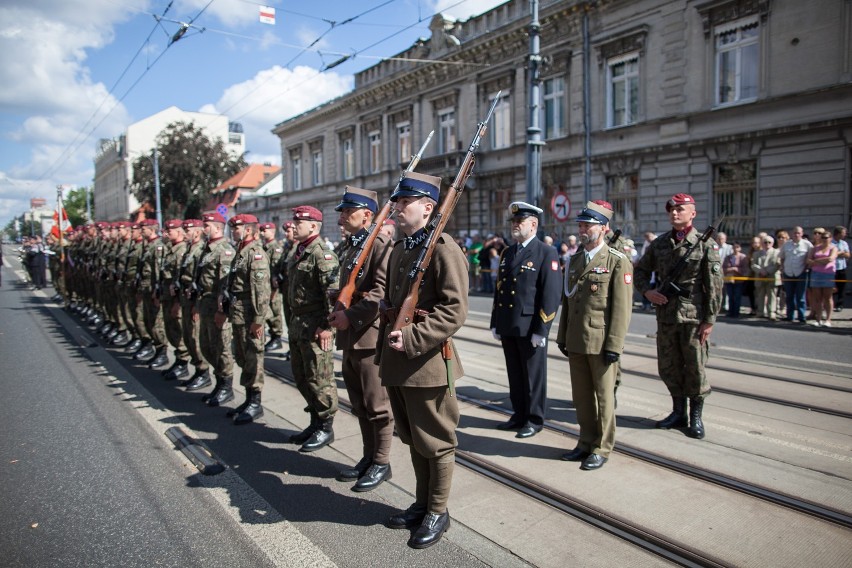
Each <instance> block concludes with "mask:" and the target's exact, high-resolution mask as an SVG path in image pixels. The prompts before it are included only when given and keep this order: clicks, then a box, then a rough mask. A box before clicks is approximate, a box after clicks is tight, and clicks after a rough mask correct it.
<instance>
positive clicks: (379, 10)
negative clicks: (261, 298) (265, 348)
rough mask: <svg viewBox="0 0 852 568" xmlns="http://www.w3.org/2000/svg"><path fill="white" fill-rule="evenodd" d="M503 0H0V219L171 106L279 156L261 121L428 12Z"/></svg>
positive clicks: (415, 30) (87, 173) (305, 103)
mask: <svg viewBox="0 0 852 568" xmlns="http://www.w3.org/2000/svg"><path fill="white" fill-rule="evenodd" d="M505 1H506V0H349V1H345V0H315V1H313V2H306V1H299V2H295V1H292V0H268V1H266V2H260V3H258V2H253V1H249V0H173V1H171V2H170V1H169V0H3V2H2V3H0V227H4V226H5V225H6V224H7V223H8V222H9V220H10V219H12V218H13V217H15V216H18V215H20V214H21V213H23V212H24V211H26V210H28V209H29V200H30V198H33V197H43V198H46V199H47V200H48V202H49V203H53V202H55V199H56V188H57V186H59V185H63V186H66V187H69V188H73V187H91V186H92V184H93V181H92V179H93V177H94V166H93V159H94V156H95V147H96V143H97V141H98V140H99V139H101V138H116V137H118V136H119V135H121V134H122V133H123V132H124V131H125V130H126V129H127V126H128V125H130V124H132V123H134V122H137V121H139V120H141V119H143V118H146V117H148V116H150V115H152V114H154V113H156V112H159V111H161V110H163V109H165V108H167V107H169V106H172V105H174V106H177V107H178V108H180V109H182V110H185V111H197V112H214V113H219V114H225V115H227V116H228V118H229V120H231V121H236V122H240V123H242V125H243V128H244V131H245V139H246V150H248V151H249V154H248V155H247V157H246V159H247V160H248V161H249V162H271V163H274V164H280V162H281V156H280V150H279V146H278V139H277V138H276V137H275V136H274V135H273V134H272V132H271V130H272V128H273V127H274V126H275V124H277V123H279V122H281V121H283V120H286V119H288V118H290V117H292V116H295V115H298V114H300V113H302V112H304V111H306V110H308V109H310V108H313V107H314V106H317V105H319V104H321V103H323V102H325V101H327V100H329V99H332V98H334V97H337V96H340V95H341V94H343V93H346V92H348V91H351V90H352V87H353V85H354V73H356V72H358V71H361V70H363V69H366V68H368V67H370V66H372V65H375V64H376V63H378V62H379V61H380V60H381V58H382V57H391V56H394V55H396V54H398V53H400V52H401V51H403V50H405V49H407V48H408V47H410V46H411V45H412V44H413V43H414V42H415V41H416V40H417V38H419V37H428V36H429V33H430V32H429V21H430V20H431V18H432V16H433V15H434V14H436V13H439V12H440V13H444V14H447V15H450V16H453V17H456V18H458V19H467V18H469V17H470V16H473V15H477V14H481V13H482V12H485V11H487V10H489V9H491V8H493V7H494V6H497V5H500V4H502V3H504V2H505ZM262 5H267V6H271V7H273V8H275V10H276V18H275V19H276V21H275V24H274V25H268V24H264V23H261V22H260V21H259V11H260V6H262ZM182 23H184V24H190V25H189V26H188V27H187V28H186V32H185V33H184V34H183V36H182V37H180V38H179V39H178V40H177V41H174V42H172V41H171V40H172V38H173V37H174V36H175V34H177V33H178V31H179V30H180V29H181V28H182V25H181V24H182ZM352 53H356V54H357V55H356V56H355V57H353V58H350V59H348V60H347V61H345V62H344V63H342V64H340V65H338V66H335V67H334V68H333V69H331V70H328V71H325V72H322V73H320V72H319V71H320V70H321V69H323V67H324V66H325V65H328V64H330V63H332V62H335V61H337V60H339V59H340V58H341V57H342V56H343V55H345V54H352Z"/></svg>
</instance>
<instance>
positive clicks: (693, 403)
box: [686, 396, 704, 440]
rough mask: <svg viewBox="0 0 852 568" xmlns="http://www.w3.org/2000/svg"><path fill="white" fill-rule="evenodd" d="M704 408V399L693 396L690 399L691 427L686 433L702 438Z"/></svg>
mask: <svg viewBox="0 0 852 568" xmlns="http://www.w3.org/2000/svg"><path fill="white" fill-rule="evenodd" d="M702 410H704V399H703V398H699V397H697V396H693V397H692V398H690V399H689V429H688V430H687V431H686V435H687V436H689V437H690V438H697V439H698V440H700V439H701V438H703V437H704V422H702V421H701V411H702Z"/></svg>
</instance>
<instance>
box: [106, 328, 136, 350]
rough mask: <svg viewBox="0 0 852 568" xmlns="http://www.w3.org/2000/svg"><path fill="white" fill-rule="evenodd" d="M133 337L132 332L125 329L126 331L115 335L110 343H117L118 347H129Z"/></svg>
mask: <svg viewBox="0 0 852 568" xmlns="http://www.w3.org/2000/svg"><path fill="white" fill-rule="evenodd" d="M131 339H132V337H131V335H130V333H128V332H127V331H125V332H124V333H119V334H118V335H116V336H115V337H113V338H112V341H110V345H115V346H116V347H127V345H128V344H129V343H130V341H131Z"/></svg>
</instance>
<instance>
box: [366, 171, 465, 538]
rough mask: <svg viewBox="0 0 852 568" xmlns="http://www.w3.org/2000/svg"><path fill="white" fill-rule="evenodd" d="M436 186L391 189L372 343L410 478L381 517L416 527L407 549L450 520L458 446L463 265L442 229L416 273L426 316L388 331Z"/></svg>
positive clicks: (409, 177) (408, 180) (426, 180)
mask: <svg viewBox="0 0 852 568" xmlns="http://www.w3.org/2000/svg"><path fill="white" fill-rule="evenodd" d="M440 187H441V178H437V177H434V176H428V175H423V174H418V173H414V172H406V174H405V178H404V179H403V180H402V181H401V182H400V184H399V187H398V189H397V190H396V191H395V192H394V193H393V194H392V195H391V201H393V202H394V208H395V210H396V212H397V213H398V215H397V225H398V227H399V229H400V230H401V231H402V233H403V234H404V235H405V238H402V239H400V240H399V241H397V242H396V243H395V244H394V247H393V251H392V252H391V256H390V261H389V263H388V283H387V288H386V292H385V300H386V302H387V303H388V304H389V305H390V306H394V308H391V309H389V310H387V311H386V312H385V316H384V317H383V321H382V326H381V327H380V329H379V339H380V340H379V342H378V344H377V346H376V348H377V354H376V357H377V360H378V361H379V375H380V376H381V378H382V384H383V385H384V386H385V387H387V389H388V396H389V397H390V401H391V408H392V409H393V416H394V420H395V423H396V431H397V433H398V434H399V439H400V440H401V441H402V443H403V444H405V445H407V446H410V453H411V463H412V466H413V468H414V475H415V478H416V480H417V483H416V487H417V488H416V492H415V501H414V504H412V505H411V506H410V507H409V508H408V509H406V510H405V511H402V512H400V513H398V514H396V515H394V516H392V517H391V518H390V519H388V526H389V527H390V528H393V529H405V528H408V529H411V528H414V527H419V528H417V530H416V531H415V532H414V534H413V535H412V536H411V538H410V539H409V541H408V545H409V546H411V547H413V548H426V547H429V546H432V545H433V544H435V543H436V542H438V541H439V540H440V539H441V537H442V536H443V535H444V532H445V531H446V530H447V529H448V528H449V526H450V516H449V513H448V512H447V500H448V498H449V496H450V488H451V486H452V478H453V466H454V464H455V450H456V446H457V445H458V441H457V438H456V428H457V427H458V423H459V407H458V401H457V400H456V398H455V396H453V390H452V389H451V388H448V387H449V385H451V384H452V382H453V381H455V380H456V379H457V378H459V377H461V375H462V374H463V371H462V367H461V362H460V361H459V360H458V356H457V353H456V350H455V347H454V346H453V344H452V339H451V338H452V336H453V334H454V333H456V331H458V330H459V328H461V326H462V325H464V321H465V318H466V317H467V304H468V276H467V270H468V266H467V259H466V258H465V255H464V254H463V253H462V251H461V249H460V248H459V246H458V244H456V242H455V241H454V240H453V238H452V237H450V236H449V235H448V234H446V233H445V234H442V235H437V236H436V238H437V239H438V241H437V244H436V246H435V249H434V251H435V252H434V254H433V256H432V258H431V262H430V264H429V268H428V269H427V270H426V272H425V273H424V275H423V281H422V282H423V285H422V286H421V287H420V291H419V302H418V305H417V308H418V309H419V310H422V311H423V313H426V315H425V316H420V317H417V316H415V319H414V321H413V322H412V323H411V324H409V325H407V326H405V327H402V329H400V330H397V331H391V330H392V329H393V327H394V324H393V322H394V321H395V320H396V316H395V313H396V312H398V307H399V306H402V304H403V301H404V300H405V298H406V296H407V295H408V292H409V286H410V283H411V280H410V278H409V276H408V273H409V271H410V270H411V267H412V264H413V263H414V262H415V261H416V259H417V258H418V257H419V255H420V252H421V250H423V247H424V246H425V245H424V243H425V241H426V238H427V236H428V233H427V223H428V222H429V218H430V217H431V216H432V212H433V210H434V208H435V206H436V204H437V202H438V195H439V190H440ZM386 342H387V343H386ZM445 357H446V358H445Z"/></svg>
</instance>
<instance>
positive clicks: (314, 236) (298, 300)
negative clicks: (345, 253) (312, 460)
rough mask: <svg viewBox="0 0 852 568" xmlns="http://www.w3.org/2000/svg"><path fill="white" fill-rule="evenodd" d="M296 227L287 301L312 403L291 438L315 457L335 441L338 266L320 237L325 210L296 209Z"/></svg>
mask: <svg viewBox="0 0 852 568" xmlns="http://www.w3.org/2000/svg"><path fill="white" fill-rule="evenodd" d="M293 222H294V228H293V235H294V236H295V238H296V241H297V242H298V245H297V246H296V250H295V252H294V253H293V254H292V255H291V256H290V257H289V258H288V261H287V275H288V290H287V302H288V303H289V304H290V309H291V310H292V317H291V319H290V322H289V323H288V325H289V329H288V333H289V335H290V364H291V366H292V369H293V378H294V379H295V380H296V387H297V388H298V389H299V392H300V393H302V396H303V397H304V399H305V402H307V403H308V412H310V414H311V423H310V424H309V425H308V427H307V428H305V429H304V430H302V431H301V432H300V433H298V434H294V435H292V436H290V442H291V443H294V444H302V447H301V448H300V451H303V452H313V451H316V450H318V449H320V448H322V447H323V446H326V445H328V444H330V443H331V442H333V441H334V429H333V424H334V415H335V414H336V413H337V385H336V384H335V382H334V376H333V374H334V365H333V360H332V348H333V347H334V330H333V329H332V327H331V324H330V323H329V322H328V316H329V314H330V313H331V309H332V307H333V306H332V305H331V300H330V299H329V297H328V293H327V292H328V290H329V289H330V288H337V283H338V261H337V256H335V254H334V252H332V251H330V250H327V249H326V248H325V244H324V243H323V240H322V237H320V231H321V230H322V212H321V211H320V210H319V209H316V208H315V207H311V206H309V205H302V206H299V207H295V208H293Z"/></svg>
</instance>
